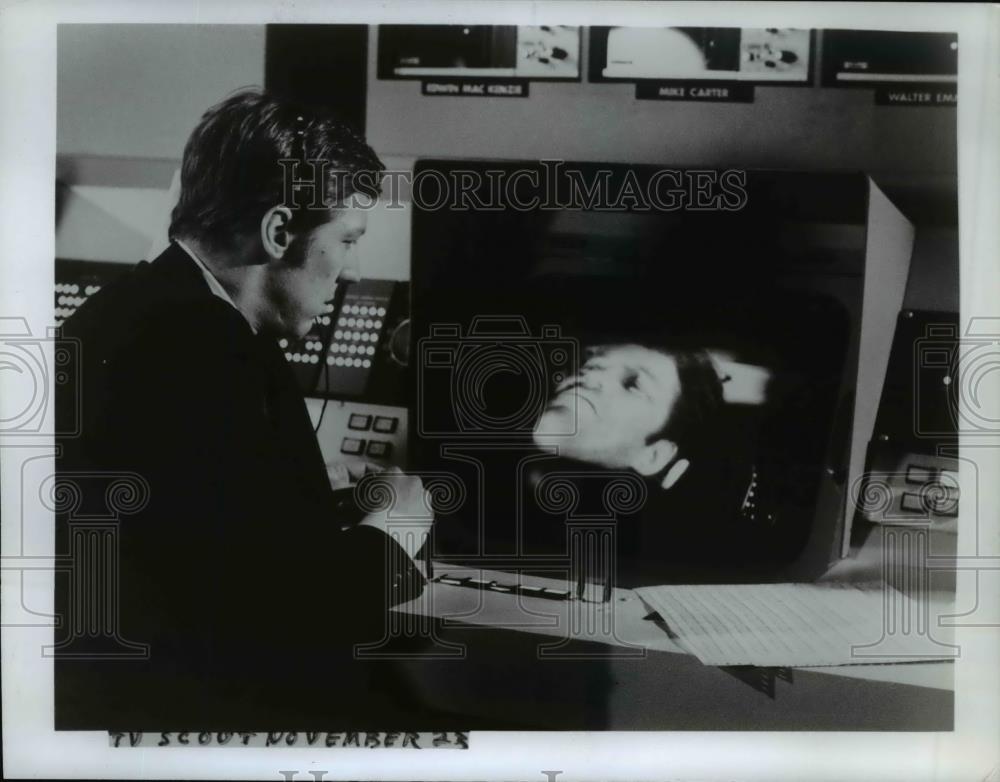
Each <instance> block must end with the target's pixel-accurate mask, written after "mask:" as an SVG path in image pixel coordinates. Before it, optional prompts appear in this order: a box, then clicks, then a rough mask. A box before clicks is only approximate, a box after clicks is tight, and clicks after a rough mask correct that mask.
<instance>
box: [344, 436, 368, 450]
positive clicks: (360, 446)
mask: <svg viewBox="0 0 1000 782" xmlns="http://www.w3.org/2000/svg"><path fill="white" fill-rule="evenodd" d="M364 450H365V441H364V440H359V439H357V438H356V437H345V438H344V441H343V442H342V443H341V444H340V452H341V453H354V454H357V453H361V452H362V451H364Z"/></svg>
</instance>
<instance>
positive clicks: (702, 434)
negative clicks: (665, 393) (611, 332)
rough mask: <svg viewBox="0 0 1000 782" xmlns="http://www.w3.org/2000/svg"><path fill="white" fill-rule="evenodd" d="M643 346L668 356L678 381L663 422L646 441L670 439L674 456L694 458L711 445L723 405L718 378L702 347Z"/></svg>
mask: <svg viewBox="0 0 1000 782" xmlns="http://www.w3.org/2000/svg"><path fill="white" fill-rule="evenodd" d="M646 347H648V348H650V349H651V350H656V351H658V352H660V353H663V354H664V355H667V356H669V357H670V358H672V359H673V360H674V364H675V366H676V367H677V378H678V380H679V381H680V391H679V393H678V395H677V399H676V400H675V401H674V404H673V407H672V408H671V409H670V412H669V414H668V416H667V420H666V423H664V425H663V426H662V427H661V428H660V429H659V430H658V431H656V432H653V434H651V435H650V436H649V437H648V438H647V439H646V443H647V444H650V443H654V442H656V441H657V440H670V441H671V442H673V443H674V444H675V445H676V446H677V458H680V457H685V458H689V459H692V460H695V459H696V458H697V456H698V455H699V454H701V453H704V452H705V451H706V450H709V449H711V448H713V447H714V445H715V443H714V440H715V436H714V434H713V432H714V430H715V424H716V422H717V420H718V415H719V413H720V411H721V408H722V405H723V400H722V381H721V380H720V379H719V375H718V372H717V371H716V369H715V365H714V364H713V363H712V359H711V358H710V357H709V355H708V353H707V352H706V351H705V350H703V349H700V348H670V347H664V346H659V345H648V344H647V345H646Z"/></svg>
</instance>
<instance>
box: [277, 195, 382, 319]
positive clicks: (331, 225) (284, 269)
mask: <svg viewBox="0 0 1000 782" xmlns="http://www.w3.org/2000/svg"><path fill="white" fill-rule="evenodd" d="M367 226H368V214H367V212H366V211H365V210H363V209H360V208H357V207H353V206H352V207H344V208H341V209H337V210H336V212H335V213H334V215H333V217H332V219H330V220H329V221H327V222H326V223H324V224H322V225H320V226H317V227H316V228H314V229H312V230H311V231H309V232H307V233H305V234H302V235H300V236H296V237H295V239H294V240H293V242H292V244H291V245H290V246H289V248H288V251H287V252H286V253H285V255H284V257H283V258H281V260H280V262H279V263H278V264H276V265H275V266H274V267H273V268H272V269H271V270H270V271H269V278H268V285H267V298H268V301H269V303H270V308H271V310H272V313H271V314H272V318H273V320H274V321H275V324H274V325H275V328H276V330H277V331H279V332H281V333H284V334H287V335H290V336H295V337H302V336H305V335H306V334H307V333H308V331H309V328H310V327H311V325H312V322H313V320H315V319H316V318H317V317H319V316H320V315H322V314H323V312H324V311H325V310H326V307H327V304H328V303H329V302H330V301H331V300H332V299H333V297H334V294H335V293H336V292H337V286H338V284H343V283H344V282H345V281H346V280H356V279H358V278H359V277H360V264H359V262H358V259H357V253H356V250H355V245H356V244H357V243H358V241H359V240H360V239H361V237H362V236H363V235H364V233H365V229H366V228H367Z"/></svg>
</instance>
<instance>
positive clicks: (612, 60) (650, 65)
mask: <svg viewBox="0 0 1000 782" xmlns="http://www.w3.org/2000/svg"><path fill="white" fill-rule="evenodd" d="M812 44H813V35H812V33H811V31H810V30H797V29H792V28H780V27H770V28H739V27H592V28H591V29H590V80H591V81H637V80H646V79H652V80H658V81H671V80H684V81H728V82H733V81H736V82H745V83H747V84H774V83H778V84H806V83H808V82H809V79H810V73H811V62H812V50H813V45H812Z"/></svg>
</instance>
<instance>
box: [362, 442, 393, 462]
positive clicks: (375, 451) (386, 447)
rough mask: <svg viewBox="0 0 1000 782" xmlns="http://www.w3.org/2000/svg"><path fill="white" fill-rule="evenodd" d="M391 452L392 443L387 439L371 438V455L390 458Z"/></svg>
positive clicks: (369, 448) (377, 457)
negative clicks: (386, 440)
mask: <svg viewBox="0 0 1000 782" xmlns="http://www.w3.org/2000/svg"><path fill="white" fill-rule="evenodd" d="M390 453H392V443H387V442H385V440H371V441H370V442H369V443H368V455H369V456H374V457H375V458H376V459H388V458H389V454H390Z"/></svg>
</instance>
